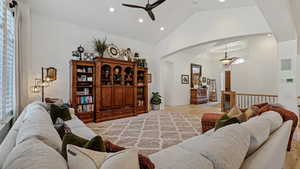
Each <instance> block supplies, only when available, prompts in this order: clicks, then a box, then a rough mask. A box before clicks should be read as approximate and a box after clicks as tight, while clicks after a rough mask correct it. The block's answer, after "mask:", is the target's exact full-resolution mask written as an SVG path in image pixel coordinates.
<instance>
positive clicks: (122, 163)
mask: <svg viewBox="0 0 300 169" xmlns="http://www.w3.org/2000/svg"><path fill="white" fill-rule="evenodd" d="M67 148H68V165H69V169H83V168H84V169H119V168H122V169H140V167H139V162H138V153H137V150H132V149H128V150H123V151H120V152H117V153H104V152H97V151H92V150H89V149H85V148H80V147H77V146H74V145H68V147H67Z"/></svg>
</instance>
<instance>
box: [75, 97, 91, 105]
mask: <svg viewBox="0 0 300 169" xmlns="http://www.w3.org/2000/svg"><path fill="white" fill-rule="evenodd" d="M77 103H78V104H90V103H93V96H80V97H77Z"/></svg>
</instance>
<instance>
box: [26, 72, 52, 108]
mask: <svg viewBox="0 0 300 169" xmlns="http://www.w3.org/2000/svg"><path fill="white" fill-rule="evenodd" d="M56 79H57V70H56V69H55V68H54V67H49V68H44V67H42V79H35V82H34V86H32V87H31V91H32V92H33V93H40V92H42V102H44V101H45V88H47V87H50V83H51V82H53V81H55V80H56Z"/></svg>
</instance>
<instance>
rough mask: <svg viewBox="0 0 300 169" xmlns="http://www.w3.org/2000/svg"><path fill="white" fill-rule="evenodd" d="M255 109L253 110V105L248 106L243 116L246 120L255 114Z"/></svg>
mask: <svg viewBox="0 0 300 169" xmlns="http://www.w3.org/2000/svg"><path fill="white" fill-rule="evenodd" d="M256 111H257V110H255V107H254V106H252V107H250V108H248V109H247V110H246V111H245V113H244V114H245V118H246V121H247V120H249V119H250V118H251V117H253V116H255V115H256V114H257V113H256Z"/></svg>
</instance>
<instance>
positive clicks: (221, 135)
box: [180, 124, 250, 169]
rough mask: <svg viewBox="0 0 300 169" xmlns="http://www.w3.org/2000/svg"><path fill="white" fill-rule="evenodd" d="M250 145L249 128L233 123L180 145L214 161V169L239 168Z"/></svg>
mask: <svg viewBox="0 0 300 169" xmlns="http://www.w3.org/2000/svg"><path fill="white" fill-rule="evenodd" d="M197 142H198V145H197ZM191 143H193V146H191V145H190V144H191ZM249 145H250V133H249V131H248V130H247V128H245V127H244V126H241V125H240V124H233V125H230V126H226V127H223V128H221V129H219V130H217V131H216V132H215V133H213V134H212V135H211V136H203V137H202V136H200V137H198V139H195V140H193V141H190V142H189V141H186V142H184V143H182V144H180V147H182V148H183V149H185V150H187V151H190V152H194V153H198V154H201V155H203V156H204V157H206V158H207V159H208V160H210V161H211V162H212V163H213V165H214V169H239V168H240V166H241V164H242V162H243V160H244V158H245V156H246V154H247V151H248V148H249Z"/></svg>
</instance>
